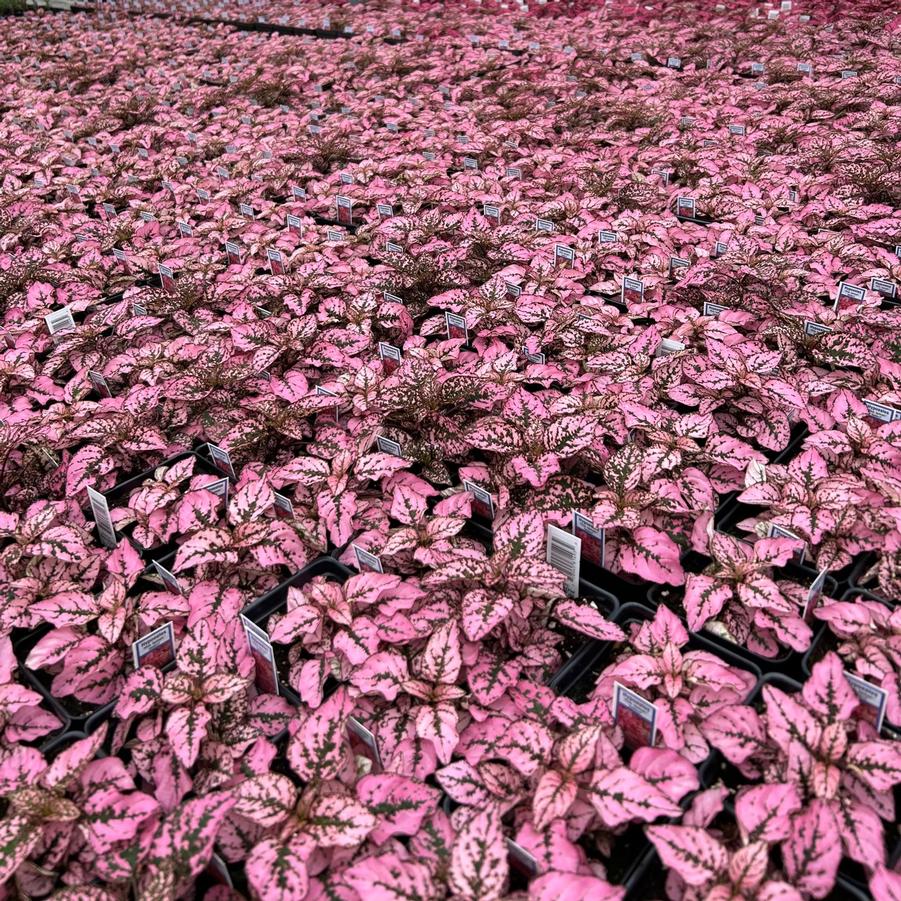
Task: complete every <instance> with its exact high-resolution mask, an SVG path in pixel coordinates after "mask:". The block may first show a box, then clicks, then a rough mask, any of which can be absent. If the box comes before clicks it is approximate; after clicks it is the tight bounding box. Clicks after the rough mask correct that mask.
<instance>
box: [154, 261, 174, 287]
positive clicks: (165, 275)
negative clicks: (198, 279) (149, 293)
mask: <svg viewBox="0 0 901 901" xmlns="http://www.w3.org/2000/svg"><path fill="white" fill-rule="evenodd" d="M157 271H158V272H159V276H160V284H161V285H162V287H163V290H164V291H174V290H175V273H174V272H173V271H172V268H171V267H170V266H164V265H163V264H162V263H160V264H159V266H158V267H157Z"/></svg>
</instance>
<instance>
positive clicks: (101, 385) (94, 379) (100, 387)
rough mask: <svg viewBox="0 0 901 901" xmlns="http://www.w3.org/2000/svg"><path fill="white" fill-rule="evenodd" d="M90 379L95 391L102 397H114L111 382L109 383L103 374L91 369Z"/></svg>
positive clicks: (89, 371)
mask: <svg viewBox="0 0 901 901" xmlns="http://www.w3.org/2000/svg"><path fill="white" fill-rule="evenodd" d="M88 378H89V379H90V380H91V384H92V385H93V386H94V390H95V391H96V392H97V393H98V394H99V395H100V396H101V397H112V396H113V392H112V391H111V390H110V386H109V382H107V380H106V376H104V374H103V373H102V372H97V370H96V369H89V370H88Z"/></svg>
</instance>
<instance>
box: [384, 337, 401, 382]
mask: <svg viewBox="0 0 901 901" xmlns="http://www.w3.org/2000/svg"><path fill="white" fill-rule="evenodd" d="M379 359H380V360H381V361H382V366H383V368H384V370H385V375H391V374H392V373H393V372H394V371H395V370H396V369H397V368H398V367H399V366H400V364H401V362H402V360H403V355H402V354H401V351H400V348H399V347H395V346H394V345H393V344H388V343H387V342H385V341H379Z"/></svg>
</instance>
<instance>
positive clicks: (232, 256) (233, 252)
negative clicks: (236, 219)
mask: <svg viewBox="0 0 901 901" xmlns="http://www.w3.org/2000/svg"><path fill="white" fill-rule="evenodd" d="M225 256H226V257H227V258H228V262H229V264H230V265H233V266H234V265H237V264H238V263H240V262H241V248H240V247H239V246H238V245H237V244H236V243H235V242H234V241H226V242H225Z"/></svg>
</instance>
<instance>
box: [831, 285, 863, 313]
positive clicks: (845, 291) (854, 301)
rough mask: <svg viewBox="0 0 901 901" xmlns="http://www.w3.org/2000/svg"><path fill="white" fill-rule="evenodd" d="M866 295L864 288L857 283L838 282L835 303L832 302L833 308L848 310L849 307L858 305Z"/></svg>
mask: <svg viewBox="0 0 901 901" xmlns="http://www.w3.org/2000/svg"><path fill="white" fill-rule="evenodd" d="M865 296H866V291H865V289H863V288H861V287H859V286H858V285H850V284H848V282H839V283H838V291H837V292H836V295H835V303H833V304H832V309H833V310H837V311H838V310H848V309H850V308H851V307H857V306H860V304H862V303H863V299H864V297H865Z"/></svg>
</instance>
